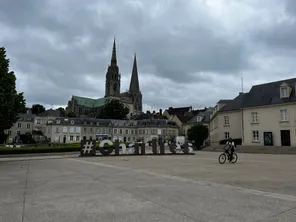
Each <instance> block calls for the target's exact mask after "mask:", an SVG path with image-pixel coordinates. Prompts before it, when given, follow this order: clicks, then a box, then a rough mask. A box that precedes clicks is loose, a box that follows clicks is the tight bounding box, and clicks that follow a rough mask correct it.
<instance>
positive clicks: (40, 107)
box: [32, 104, 45, 115]
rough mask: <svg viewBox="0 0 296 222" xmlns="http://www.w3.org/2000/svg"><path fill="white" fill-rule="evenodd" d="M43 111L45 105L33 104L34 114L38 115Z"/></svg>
mask: <svg viewBox="0 0 296 222" xmlns="http://www.w3.org/2000/svg"><path fill="white" fill-rule="evenodd" d="M43 112H45V107H44V106H43V105H40V104H34V105H32V114H36V115H38V114H40V113H43Z"/></svg>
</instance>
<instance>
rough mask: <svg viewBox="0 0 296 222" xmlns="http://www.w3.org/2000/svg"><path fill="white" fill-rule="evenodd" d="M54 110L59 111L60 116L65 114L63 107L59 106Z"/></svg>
mask: <svg viewBox="0 0 296 222" xmlns="http://www.w3.org/2000/svg"><path fill="white" fill-rule="evenodd" d="M56 110H58V111H60V112H61V116H66V111H65V109H64V108H63V107H59V108H57V109H56Z"/></svg>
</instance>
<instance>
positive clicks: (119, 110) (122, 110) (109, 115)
mask: <svg viewBox="0 0 296 222" xmlns="http://www.w3.org/2000/svg"><path fill="white" fill-rule="evenodd" d="M128 113H129V109H128V108H127V107H125V106H124V104H123V103H121V102H120V101H119V100H115V99H114V100H111V101H110V102H109V103H106V104H105V105H104V106H103V107H102V109H101V110H100V112H99V114H98V115H97V118H99V119H126V118H127V114H128Z"/></svg>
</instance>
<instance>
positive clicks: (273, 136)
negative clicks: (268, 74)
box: [243, 78, 296, 146]
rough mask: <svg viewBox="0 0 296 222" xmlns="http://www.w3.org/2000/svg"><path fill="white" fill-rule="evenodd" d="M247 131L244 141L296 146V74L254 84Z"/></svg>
mask: <svg viewBox="0 0 296 222" xmlns="http://www.w3.org/2000/svg"><path fill="white" fill-rule="evenodd" d="M243 132H244V133H243V144H244V145H255V146H256V145H266V146H268V145H269V146H271V145H273V146H296V136H295V135H296V78H293V79H286V80H281V81H277V82H270V83H265V84H260V85H255V86H253V87H252V88H251V90H250V92H249V93H248V96H247V97H246V99H245V101H244V107H243Z"/></svg>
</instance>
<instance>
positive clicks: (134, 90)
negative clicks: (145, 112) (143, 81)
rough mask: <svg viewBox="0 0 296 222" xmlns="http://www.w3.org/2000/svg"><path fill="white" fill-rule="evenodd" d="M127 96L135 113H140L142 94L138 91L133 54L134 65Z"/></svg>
mask: <svg viewBox="0 0 296 222" xmlns="http://www.w3.org/2000/svg"><path fill="white" fill-rule="evenodd" d="M129 94H130V97H131V99H132V101H133V104H134V109H135V110H136V111H139V112H142V93H141V91H140V85H139V77H138V68H137V57H136V54H135V57H134V64H133V70H132V77H131V83H130V87H129Z"/></svg>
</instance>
